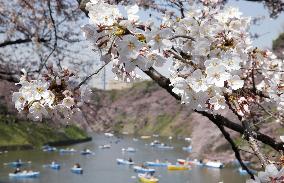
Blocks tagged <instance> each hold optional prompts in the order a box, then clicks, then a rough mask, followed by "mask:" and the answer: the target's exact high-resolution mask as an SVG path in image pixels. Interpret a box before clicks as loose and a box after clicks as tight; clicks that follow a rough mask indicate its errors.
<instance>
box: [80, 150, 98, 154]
mask: <svg viewBox="0 0 284 183" xmlns="http://www.w3.org/2000/svg"><path fill="white" fill-rule="evenodd" d="M81 154H82V155H94V154H95V153H94V152H93V151H91V150H90V149H87V150H84V151H81Z"/></svg>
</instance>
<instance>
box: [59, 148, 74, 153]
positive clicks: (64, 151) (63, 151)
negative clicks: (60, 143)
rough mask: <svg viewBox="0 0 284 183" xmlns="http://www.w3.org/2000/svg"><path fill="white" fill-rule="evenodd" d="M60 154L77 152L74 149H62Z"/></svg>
mask: <svg viewBox="0 0 284 183" xmlns="http://www.w3.org/2000/svg"><path fill="white" fill-rule="evenodd" d="M59 152H60V153H63V154H64V153H74V152H76V150H75V149H73V148H72V149H69V148H67V149H60V150H59Z"/></svg>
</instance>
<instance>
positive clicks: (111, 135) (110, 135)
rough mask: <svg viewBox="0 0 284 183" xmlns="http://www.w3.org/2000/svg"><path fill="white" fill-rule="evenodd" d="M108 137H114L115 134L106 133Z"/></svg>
mask: <svg viewBox="0 0 284 183" xmlns="http://www.w3.org/2000/svg"><path fill="white" fill-rule="evenodd" d="M105 136H106V137H113V136H114V135H113V134H112V133H105Z"/></svg>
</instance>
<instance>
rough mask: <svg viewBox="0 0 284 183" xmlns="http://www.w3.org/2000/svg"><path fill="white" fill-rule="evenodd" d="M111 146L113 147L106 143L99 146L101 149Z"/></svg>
mask: <svg viewBox="0 0 284 183" xmlns="http://www.w3.org/2000/svg"><path fill="white" fill-rule="evenodd" d="M110 147H111V145H110V144H105V145H101V146H99V148H100V149H109V148H110Z"/></svg>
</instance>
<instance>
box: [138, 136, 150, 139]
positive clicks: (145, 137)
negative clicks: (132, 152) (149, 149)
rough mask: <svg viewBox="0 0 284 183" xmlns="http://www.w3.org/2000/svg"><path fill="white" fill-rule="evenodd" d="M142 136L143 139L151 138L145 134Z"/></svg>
mask: <svg viewBox="0 0 284 183" xmlns="http://www.w3.org/2000/svg"><path fill="white" fill-rule="evenodd" d="M140 138H141V139H150V138H151V136H147V135H144V136H141V137H140Z"/></svg>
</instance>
